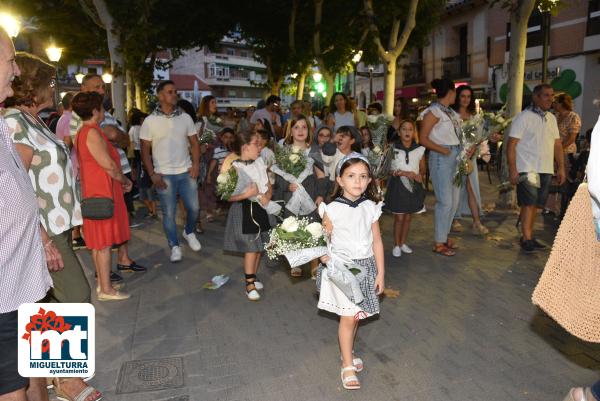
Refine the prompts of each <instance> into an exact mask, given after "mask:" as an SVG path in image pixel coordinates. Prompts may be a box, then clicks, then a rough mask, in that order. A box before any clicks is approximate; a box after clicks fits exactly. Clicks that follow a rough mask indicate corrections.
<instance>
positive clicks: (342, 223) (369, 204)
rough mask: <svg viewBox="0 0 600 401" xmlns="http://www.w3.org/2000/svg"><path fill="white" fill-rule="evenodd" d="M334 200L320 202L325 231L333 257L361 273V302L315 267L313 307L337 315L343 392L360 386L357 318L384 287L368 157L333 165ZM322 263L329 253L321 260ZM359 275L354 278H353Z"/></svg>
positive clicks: (372, 309) (375, 306)
mask: <svg viewBox="0 0 600 401" xmlns="http://www.w3.org/2000/svg"><path fill="white" fill-rule="evenodd" d="M336 173H337V177H336V187H335V189H334V192H333V200H332V202H331V203H329V204H327V205H326V204H325V203H322V204H321V205H320V206H319V214H320V215H321V216H322V218H323V224H324V227H325V230H326V231H327V232H328V233H329V235H330V244H331V251H332V257H333V258H337V257H342V258H343V259H345V260H352V263H354V264H355V265H358V266H360V267H361V270H363V271H364V272H365V274H364V275H361V279H360V280H359V281H358V284H359V287H360V291H361V293H362V296H363V297H364V300H363V301H362V302H360V303H358V304H356V303H354V302H352V301H351V300H350V298H348V296H347V295H346V293H345V292H344V291H342V290H341V289H340V288H339V287H337V286H336V285H335V284H334V282H333V281H332V280H331V279H330V278H329V277H328V274H327V272H326V270H327V269H324V268H320V269H319V272H318V276H319V277H318V278H317V285H318V286H319V288H320V295H319V304H318V308H319V309H323V310H326V311H328V312H332V313H335V314H337V315H339V316H340V325H339V329H338V339H339V346H340V351H341V354H342V358H341V359H342V369H341V379H342V385H343V386H344V388H345V389H348V390H357V389H359V388H360V382H359V381H358V377H357V376H356V373H357V372H360V371H362V369H363V367H364V365H363V361H362V360H361V359H360V358H356V357H355V356H354V355H353V348H354V340H355V338H356V332H357V330H358V325H359V322H360V320H361V319H365V318H367V317H369V316H372V315H375V314H378V313H379V299H378V295H381V294H382V293H383V289H384V256H383V242H382V240H381V231H380V230H379V222H378V220H379V217H380V216H381V207H382V202H381V201H380V199H379V195H378V190H377V186H376V185H375V181H374V180H373V177H372V176H371V169H370V166H369V161H368V159H367V158H366V157H365V156H364V155H362V154H360V153H355V152H352V153H350V154H349V155H347V156H345V157H344V158H343V159H342V160H340V162H339V163H338V165H337V168H336ZM322 261H323V262H325V263H327V262H328V261H330V259H329V256H325V257H323V258H322ZM355 277H357V278H358V277H359V276H355Z"/></svg>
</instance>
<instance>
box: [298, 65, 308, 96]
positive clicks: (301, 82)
mask: <svg viewBox="0 0 600 401" xmlns="http://www.w3.org/2000/svg"><path fill="white" fill-rule="evenodd" d="M306 75H307V73H306V72H303V73H302V74H300V75H299V76H298V87H297V88H296V100H302V98H303V97H304V84H305V83H306Z"/></svg>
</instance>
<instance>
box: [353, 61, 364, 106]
mask: <svg viewBox="0 0 600 401" xmlns="http://www.w3.org/2000/svg"><path fill="white" fill-rule="evenodd" d="M362 54H363V51H362V50H359V51H357V52H356V53H354V56H353V57H352V62H353V63H354V78H353V81H354V85H353V86H354V89H353V91H352V96H354V98H356V68H357V67H358V63H360V59H361V58H362Z"/></svg>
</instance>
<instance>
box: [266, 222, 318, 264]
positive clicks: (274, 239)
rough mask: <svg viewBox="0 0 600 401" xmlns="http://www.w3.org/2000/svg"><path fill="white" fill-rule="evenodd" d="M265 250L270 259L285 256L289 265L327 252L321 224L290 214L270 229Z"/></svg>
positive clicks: (300, 262) (309, 259) (306, 261)
mask: <svg viewBox="0 0 600 401" xmlns="http://www.w3.org/2000/svg"><path fill="white" fill-rule="evenodd" d="M265 250H266V251H267V256H268V257H269V258H270V259H277V258H278V257H279V256H285V258H286V259H287V260H288V262H289V263H290V266H291V267H298V266H301V265H303V264H305V263H308V262H310V261H311V260H313V259H316V258H318V257H321V256H323V255H325V254H326V253H327V246H326V243H325V237H324V232H323V226H322V225H321V223H317V222H313V223H311V222H310V220H309V219H308V218H305V217H304V218H297V217H294V216H290V217H288V218H286V219H285V220H283V222H281V224H279V225H277V226H275V227H274V228H273V229H272V230H271V233H270V239H269V242H268V244H267V245H266V246H265Z"/></svg>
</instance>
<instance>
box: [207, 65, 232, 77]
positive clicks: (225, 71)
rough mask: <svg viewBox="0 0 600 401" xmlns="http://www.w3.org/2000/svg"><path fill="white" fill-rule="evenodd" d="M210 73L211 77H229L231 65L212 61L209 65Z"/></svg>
mask: <svg viewBox="0 0 600 401" xmlns="http://www.w3.org/2000/svg"><path fill="white" fill-rule="evenodd" d="M208 75H209V77H211V78H229V67H226V66H222V65H217V64H215V63H211V64H209V66H208Z"/></svg>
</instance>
